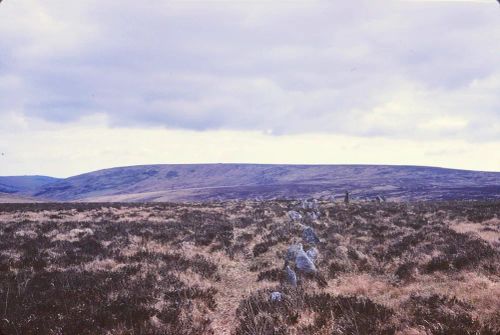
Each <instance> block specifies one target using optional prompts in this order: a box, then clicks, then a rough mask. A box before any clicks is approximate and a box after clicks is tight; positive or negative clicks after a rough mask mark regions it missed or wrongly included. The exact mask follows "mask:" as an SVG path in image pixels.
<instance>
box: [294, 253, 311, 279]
mask: <svg viewBox="0 0 500 335" xmlns="http://www.w3.org/2000/svg"><path fill="white" fill-rule="evenodd" d="M295 266H296V267H297V269H299V270H300V271H302V272H306V273H314V272H316V266H315V265H314V263H313V261H312V260H311V259H310V258H309V257H308V256H307V254H306V253H305V252H304V250H301V251H299V252H298V253H297V257H295Z"/></svg>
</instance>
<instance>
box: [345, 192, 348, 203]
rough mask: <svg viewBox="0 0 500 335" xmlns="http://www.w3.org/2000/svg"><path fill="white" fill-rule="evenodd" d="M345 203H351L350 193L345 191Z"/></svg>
mask: <svg viewBox="0 0 500 335" xmlns="http://www.w3.org/2000/svg"><path fill="white" fill-rule="evenodd" d="M344 203H346V204H348V203H349V191H345V197H344Z"/></svg>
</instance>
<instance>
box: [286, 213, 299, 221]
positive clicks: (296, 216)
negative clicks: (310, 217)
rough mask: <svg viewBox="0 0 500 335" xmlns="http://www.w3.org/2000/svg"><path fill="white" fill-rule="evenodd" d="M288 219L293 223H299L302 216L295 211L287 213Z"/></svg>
mask: <svg viewBox="0 0 500 335" xmlns="http://www.w3.org/2000/svg"><path fill="white" fill-rule="evenodd" d="M288 217H289V218H290V219H291V220H293V221H299V220H301V219H302V215H301V214H300V213H299V212H297V211H289V212H288Z"/></svg>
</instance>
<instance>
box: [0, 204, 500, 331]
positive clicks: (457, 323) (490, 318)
mask: <svg viewBox="0 0 500 335" xmlns="http://www.w3.org/2000/svg"><path fill="white" fill-rule="evenodd" d="M290 210H297V211H299V212H301V213H302V214H303V217H304V219H303V223H304V224H307V225H308V226H310V227H312V228H313V229H314V231H315V232H316V234H317V235H318V237H319V239H320V242H319V244H318V245H317V248H318V250H319V253H320V254H319V259H318V261H317V263H316V265H317V267H318V271H319V273H317V274H316V275H309V276H305V275H300V276H299V285H298V287H296V288H294V287H290V286H288V285H287V282H286V277H285V276H284V273H283V267H284V256H285V254H286V251H287V248H288V246H289V245H290V244H292V243H296V242H302V243H304V242H303V241H302V234H301V228H300V226H299V225H298V224H297V223H295V222H291V221H290V219H289V217H288V215H287V213H288V211H290ZM307 211H309V209H307V210H305V209H302V208H301V206H300V203H299V202H298V201H265V202H250V201H246V202H245V201H235V202H225V203H208V204H163V203H159V204H119V203H117V204H83V203H79V204H2V205H0V334H6V335H10V334H23V335H24V334H27V335H29V334H37V335H44V334H193V335H194V334H238V335H240V334H250V335H254V334H498V333H499V332H500V322H499V321H498V320H500V240H499V236H500V225H499V223H500V203H499V202H428V203H409V204H408V203H372V202H363V203H351V204H348V205H345V204H342V203H332V202H327V201H320V202H319V218H318V219H317V220H313V219H312V217H311V216H309V215H307V213H306V212H307ZM305 247H307V244H305ZM273 291H279V292H281V293H282V294H283V299H282V300H281V301H274V302H273V301H271V299H270V294H271V292H273Z"/></svg>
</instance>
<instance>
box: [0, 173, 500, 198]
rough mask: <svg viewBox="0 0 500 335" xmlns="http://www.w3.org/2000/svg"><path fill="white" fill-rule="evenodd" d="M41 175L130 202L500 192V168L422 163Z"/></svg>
mask: <svg viewBox="0 0 500 335" xmlns="http://www.w3.org/2000/svg"><path fill="white" fill-rule="evenodd" d="M8 178H12V177H8ZM20 178H26V177H20ZM33 178H39V177H33ZM41 178H47V177H41ZM37 181H38V182H39V183H38V186H36V187H35V186H34V183H31V184H29V183H28V184H29V185H30V186H29V187H27V186H26V187H25V188H24V191H21V192H20V193H22V194H24V195H28V196H33V197H35V198H43V199H49V200H53V201H124V202H129V201H135V202H144V201H207V200H230V199H255V198H262V199H271V198H304V197H312V196H314V197H331V196H332V195H335V196H337V197H341V196H342V195H343V193H344V191H345V190H349V191H350V193H351V194H352V196H353V197H355V198H360V199H374V198H375V197H376V196H377V195H382V196H384V197H386V198H387V199H389V200H397V201H398V200H450V199H499V198H500V173H499V172H476V171H464V170H454V169H444V168H434V167H417V166H387V165H261V164H169V165H144V166H131V167H119V168H112V169H106V170H100V171H96V172H91V173H86V174H82V175H78V176H74V177H70V178H67V179H60V180H53V181H51V182H49V183H43V182H42V181H43V179H37ZM0 183H1V179H0ZM20 184H22V183H17V187H18V189H20V187H21V186H20ZM11 185H13V183H12V182H11Z"/></svg>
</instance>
